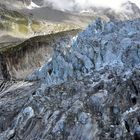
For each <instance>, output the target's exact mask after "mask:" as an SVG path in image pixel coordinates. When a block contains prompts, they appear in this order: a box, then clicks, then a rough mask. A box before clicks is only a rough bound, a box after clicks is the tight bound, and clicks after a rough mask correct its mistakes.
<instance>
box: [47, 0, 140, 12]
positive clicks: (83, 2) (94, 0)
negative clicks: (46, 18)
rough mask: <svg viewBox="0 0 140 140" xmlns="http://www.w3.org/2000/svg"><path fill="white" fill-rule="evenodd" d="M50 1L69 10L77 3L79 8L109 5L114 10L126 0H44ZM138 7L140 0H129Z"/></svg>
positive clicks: (57, 6) (62, 8)
mask: <svg viewBox="0 0 140 140" xmlns="http://www.w3.org/2000/svg"><path fill="white" fill-rule="evenodd" d="M45 1H46V2H50V3H52V5H53V7H54V8H56V9H60V10H71V9H72V8H73V7H74V6H75V5H78V7H80V8H81V9H83V10H84V9H85V8H88V7H91V6H100V7H110V8H112V9H114V10H120V6H121V4H122V3H125V2H127V1H128V0H45ZM129 1H131V2H133V3H135V4H137V6H139V8H140V0H129Z"/></svg>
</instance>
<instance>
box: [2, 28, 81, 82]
mask: <svg viewBox="0 0 140 140" xmlns="http://www.w3.org/2000/svg"><path fill="white" fill-rule="evenodd" d="M78 32H79V30H70V31H65V32H59V33H56V34H50V35H46V36H37V37H34V38H30V39H29V40H26V41H25V42H23V43H21V44H18V45H9V46H3V47H2V48H0V77H1V79H5V80H7V79H14V80H23V79H25V78H26V76H27V75H29V74H30V73H32V72H33V71H34V70H35V69H37V68H39V67H41V66H42V65H43V64H44V63H45V62H46V61H48V60H49V59H50V57H52V55H53V51H54V49H55V48H57V47H58V46H61V44H65V45H69V44H70V42H71V39H72V38H73V36H75V35H76V34H77V33H78Z"/></svg>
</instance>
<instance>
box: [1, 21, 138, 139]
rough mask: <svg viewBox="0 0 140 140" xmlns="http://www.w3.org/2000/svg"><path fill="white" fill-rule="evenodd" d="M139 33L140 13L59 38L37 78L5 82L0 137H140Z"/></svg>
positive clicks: (30, 77)
mask: <svg viewBox="0 0 140 140" xmlns="http://www.w3.org/2000/svg"><path fill="white" fill-rule="evenodd" d="M139 36H140V19H137V20H133V21H125V22H109V23H106V22H104V21H101V20H100V19H98V20H97V21H96V22H94V23H92V24H90V25H89V26H88V28H87V29H86V30H84V31H83V32H81V33H80V34H79V35H78V36H77V37H75V38H74V39H73V40H72V42H71V43H69V44H67V43H63V41H64V40H62V41H61V44H60V45H59V42H58V44H57V47H56V48H55V50H54V54H53V57H52V58H51V59H49V61H48V62H47V63H46V64H44V66H42V67H41V68H40V69H39V70H36V71H35V72H34V73H33V74H32V75H30V76H29V77H28V78H27V79H29V80H33V81H34V82H32V83H30V82H15V81H14V82H13V83H11V82H5V81H4V82H0V91H1V92H0V139H1V140H7V139H9V140H19V139H23V140H32V139H37V140H139V139H140V67H139V64H140V41H139ZM64 42H65V41H64ZM36 80H38V81H36ZM7 85H8V87H7Z"/></svg>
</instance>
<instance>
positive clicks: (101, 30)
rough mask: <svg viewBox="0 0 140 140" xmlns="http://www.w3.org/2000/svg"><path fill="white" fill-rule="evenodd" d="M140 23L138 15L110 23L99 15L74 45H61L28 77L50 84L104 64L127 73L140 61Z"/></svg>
mask: <svg viewBox="0 0 140 140" xmlns="http://www.w3.org/2000/svg"><path fill="white" fill-rule="evenodd" d="M139 23H140V20H139V19H137V20H133V21H125V22H109V23H106V22H104V21H101V20H100V19H98V20H96V21H95V22H93V23H92V24H90V25H89V26H88V28H87V29H86V30H84V31H83V32H81V33H80V34H79V35H78V37H77V38H76V39H74V40H73V43H72V44H71V46H67V45H65V44H64V45H62V46H60V47H58V48H57V49H56V50H55V53H54V55H53V57H52V60H51V61H49V62H48V63H47V64H45V65H44V66H42V67H41V68H40V69H39V70H37V71H36V72H34V73H33V74H32V75H31V76H29V77H28V78H29V79H30V80H32V79H34V80H35V79H41V80H42V81H43V83H45V84H46V85H49V86H50V85H51V84H52V85H53V84H60V83H61V82H65V81H67V80H68V79H69V78H73V77H74V78H76V79H82V78H83V76H84V75H86V74H90V73H92V72H94V71H95V70H100V69H104V68H105V67H108V68H109V69H112V70H113V69H115V70H117V71H118V73H119V74H121V75H123V74H124V75H125V73H128V72H130V71H132V69H134V68H135V67H139V64H140V41H139V35H140V32H139V30H140V24H139Z"/></svg>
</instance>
